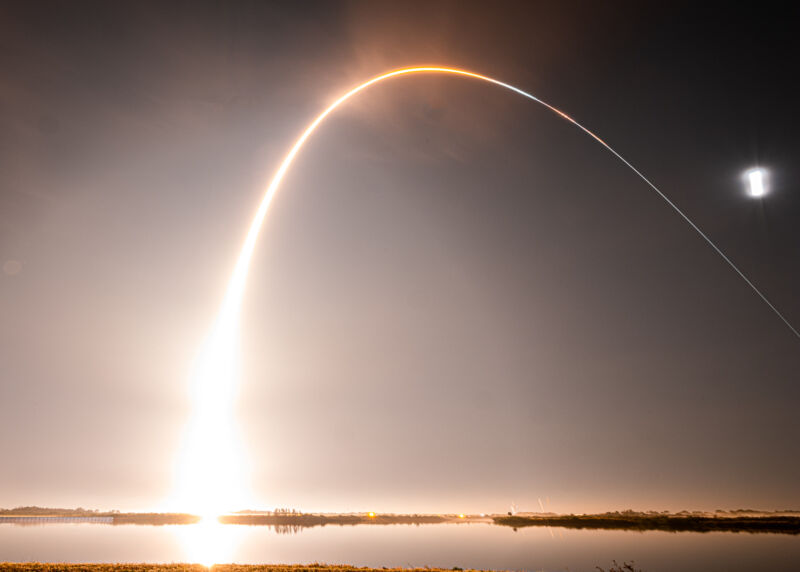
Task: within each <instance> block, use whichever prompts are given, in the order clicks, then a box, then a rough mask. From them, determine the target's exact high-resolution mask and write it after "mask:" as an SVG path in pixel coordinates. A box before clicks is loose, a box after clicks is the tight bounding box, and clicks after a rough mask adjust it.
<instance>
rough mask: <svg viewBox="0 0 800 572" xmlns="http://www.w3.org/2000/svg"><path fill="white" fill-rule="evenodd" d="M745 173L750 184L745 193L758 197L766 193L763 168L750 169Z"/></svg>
mask: <svg viewBox="0 0 800 572" xmlns="http://www.w3.org/2000/svg"><path fill="white" fill-rule="evenodd" d="M745 175H746V176H747V180H748V182H749V185H750V186H749V188H748V189H747V194H749V195H750V196H751V197H753V198H760V197H763V196H764V195H766V194H767V185H766V171H765V170H764V169H760V168H756V169H750V170H749V171H747V173H745Z"/></svg>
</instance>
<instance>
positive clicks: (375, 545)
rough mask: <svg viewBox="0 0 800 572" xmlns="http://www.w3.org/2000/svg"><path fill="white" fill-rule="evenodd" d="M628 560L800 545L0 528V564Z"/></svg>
mask: <svg viewBox="0 0 800 572" xmlns="http://www.w3.org/2000/svg"><path fill="white" fill-rule="evenodd" d="M614 559H616V560H617V561H618V562H622V561H623V560H627V561H630V560H634V561H635V562H636V565H637V567H641V568H642V569H643V570H644V571H645V572H660V571H670V570H681V571H689V572H692V571H697V572H700V571H703V572H709V571H723V570H724V571H739V570H741V571H745V570H747V571H748V572H752V571H753V570H770V571H772V572H774V571H782V570H786V571H789V570H792V571H797V570H800V537H796V536H788V535H780V534H744V533H743V534H734V533H721V532H713V533H707V534H699V533H669V532H644V533H640V532H628V531H606V530H603V531H588V530H570V529H559V528H552V529H548V528H538V527H531V528H525V529H520V530H518V531H516V532H515V531H514V530H512V529H510V528H506V527H500V526H493V525H490V524H478V523H472V524H467V523H461V524H433V525H421V526H409V525H387V526H377V525H369V526H325V527H315V528H307V529H303V530H301V531H299V532H297V533H296V534H277V533H276V532H275V530H273V529H272V528H269V527H266V526H241V525H220V524H217V523H207V524H206V523H200V524H198V525H182V526H140V525H118V526H114V525H108V524H97V523H59V524H29V525H24V526H23V525H19V524H9V523H2V524H0V561H11V562H26V561H40V562H200V563H203V564H212V563H214V562H220V563H222V562H226V563H227V562H237V563H245V564H263V563H312V562H325V563H330V564H336V563H339V564H341V563H347V564H354V565H357V566H373V567H381V566H389V567H409V566H420V567H422V566H435V567H442V568H452V567H453V566H459V567H461V568H489V569H503V570H552V571H555V570H559V571H573V572H575V571H580V570H587V571H588V570H595V566H602V567H604V568H607V567H608V566H609V565H610V563H611V561H612V560H614Z"/></svg>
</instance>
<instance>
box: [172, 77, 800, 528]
mask: <svg viewBox="0 0 800 572" xmlns="http://www.w3.org/2000/svg"><path fill="white" fill-rule="evenodd" d="M421 73H434V74H449V75H453V76H460V77H463V78H468V79H475V80H480V81H485V82H488V83H491V84H494V85H497V86H499V87H502V88H505V89H508V90H511V91H513V92H515V93H517V94H519V95H521V96H523V97H525V98H527V99H530V100H532V101H535V102H536V103H538V104H540V105H542V106H544V107H546V108H547V109H549V110H550V111H552V112H553V113H555V114H556V115H558V116H560V117H561V118H563V119H565V120H566V121H568V122H570V123H571V124H572V125H574V126H575V127H577V128H578V129H580V130H581V131H583V132H584V133H586V134H587V135H588V136H589V137H591V138H592V139H594V140H595V141H597V142H598V143H599V144H600V145H602V146H603V147H605V148H606V149H607V150H608V151H609V152H610V153H611V154H612V155H614V156H615V157H616V158H617V159H618V160H620V161H621V162H622V163H623V164H624V165H625V166H627V167H628V168H629V169H630V170H631V171H633V172H634V173H635V174H636V175H637V176H638V177H639V178H640V179H641V180H642V181H644V182H645V183H646V184H647V186H649V187H650V188H651V189H652V190H653V191H655V192H656V193H657V194H658V196H660V197H661V198H662V199H663V200H664V201H665V202H666V203H667V204H668V205H669V206H670V207H671V208H672V210H674V211H675V212H676V213H677V214H678V215H680V217H681V218H683V220H685V221H686V222H687V223H688V224H689V226H691V227H692V229H694V231H695V232H697V234H699V235H700V237H701V238H702V239H703V240H705V242H706V243H707V244H708V245H709V246H710V247H711V248H712V249H713V250H714V251H715V252H716V253H717V254H718V255H719V256H721V257H722V259H723V260H724V261H725V262H726V263H727V264H728V266H730V267H731V268H732V269H733V270H734V272H736V274H738V275H739V277H740V278H741V279H742V280H744V281H745V283H747V285H748V286H749V287H750V288H751V289H752V290H753V292H755V293H756V295H758V297H759V298H761V300H762V301H763V302H764V303H765V304H766V305H767V306H769V308H770V309H771V310H772V311H773V312H774V313H775V315H776V316H777V317H778V318H780V320H781V321H782V322H783V323H784V324H785V325H786V326H787V327H788V328H789V329H790V330H791V331H792V333H793V334H794V335H795V336H796V337H797V338H798V339H800V332H798V331H797V330H796V329H795V328H794V326H792V324H790V323H789V321H788V320H787V319H786V318H785V317H784V316H783V315H782V314H781V313H780V312H779V311H778V309H777V308H776V307H775V306H774V305H773V304H772V303H771V302H770V301H769V300H768V299H767V298H766V296H764V294H762V293H761V291H760V290H759V289H758V288H756V286H755V285H754V284H753V283H752V282H751V281H750V280H749V279H748V278H747V276H745V275H744V273H743V272H742V271H741V270H739V268H738V267H737V266H736V265H735V264H734V263H733V262H732V261H731V260H730V259H729V258H728V257H727V256H726V255H725V254H724V253H723V252H722V250H720V249H719V247H718V246H717V245H716V244H714V242H713V241H712V240H711V239H710V238H709V237H708V236H707V235H706V234H705V233H704V232H703V231H702V230H700V228H699V227H698V226H697V225H696V224H695V223H694V222H692V220H691V219H689V217H688V216H687V215H686V214H684V212H683V211H682V210H681V209H680V208H678V207H677V206H676V205H675V203H673V202H672V201H671V200H670V199H669V198H668V197H667V196H666V195H665V194H664V193H663V192H661V190H659V188H658V187H656V185H654V184H653V183H652V182H650V180H649V179H648V178H647V177H645V176H644V175H643V174H642V173H641V172H640V171H639V170H638V169H636V168H635V167H634V166H633V165H631V164H630V163H629V162H628V161H627V160H626V159H625V158H624V157H622V155H620V154H619V153H617V152H616V151H615V150H614V149H613V148H611V146H610V145H608V144H607V143H606V142H605V141H603V140H602V139H601V138H600V137H598V136H597V135H595V134H594V133H593V132H592V131H590V130H589V129H587V128H586V127H584V126H583V125H581V124H580V123H578V122H577V121H576V120H574V119H573V118H571V117H570V116H569V115H567V114H566V113H564V112H563V111H561V110H559V109H557V108H555V107H553V106H552V105H550V104H549V103H546V102H544V101H542V100H541V99H539V98H538V97H536V96H534V95H531V94H530V93H528V92H526V91H523V90H521V89H519V88H517V87H514V86H513V85H509V84H507V83H504V82H502V81H499V80H496V79H494V78H491V77H488V76H485V75H481V74H478V73H474V72H470V71H467V70H461V69H457V68H446V67H410V68H403V69H398V70H394V71H390V72H388V73H384V74H382V75H379V76H376V77H373V78H372V79H370V80H368V81H365V82H364V83H362V84H360V85H358V86H356V87H354V88H353V89H351V90H350V91H348V92H347V93H345V94H344V95H342V96H341V97H339V99H337V100H336V101H334V102H333V103H332V104H331V105H330V106H328V108H327V109H325V110H324V111H323V112H322V113H320V114H319V115H318V116H317V117H316V119H314V121H312V122H311V124H310V125H309V126H308V127H306V129H305V131H303V133H302V134H301V135H300V137H299V138H298V139H297V140H296V141H295V143H294V145H292V147H291V149H290V150H289V152H288V153H287V154H286V156H285V157H284V159H283V161H282V162H281V164H280V166H279V167H278V170H277V172H276V173H275V175H274V176H273V178H272V180H271V181H270V183H269V186H268V187H267V189H266V192H265V194H264V198H263V199H262V201H261V204H260V205H259V207H258V210H257V211H256V214H255V216H254V217H253V221H252V223H251V224H250V229H249V231H248V233H247V237H246V238H245V241H244V245H243V246H242V250H241V252H240V253H239V258H238V259H237V262H236V266H235V267H234V271H233V275H232V277H231V279H230V282H229V284H228V289H227V293H226V295H225V298H224V300H223V303H222V308H221V310H220V313H219V317H218V318H217V322H216V324H215V326H214V328H213V330H212V334H211V336H210V337H209V339H208V342H207V344H206V345H205V346H204V349H203V352H202V354H201V355H200V357H199V359H198V361H197V363H196V366H195V370H194V373H193V391H194V416H193V419H192V421H191V423H190V430H189V435H188V442H187V443H186V446H185V449H184V455H183V459H182V461H181V462H180V465H179V469H178V481H179V483H178V491H177V493H178V498H180V499H182V501H181V502H182V504H183V506H185V507H186V508H189V509H192V510H197V507H201V508H203V509H207V513H208V514H214V513H216V514H218V513H219V511H221V510H231V509H233V508H235V507H236V506H243V505H241V504H240V503H241V502H246V501H247V500H248V498H249V497H248V495H247V494H246V485H245V483H244V479H243V475H244V472H243V470H242V468H241V467H242V464H243V461H244V457H243V455H241V454H240V452H238V444H237V443H238V441H237V440H236V439H234V438H233V436H234V433H235V430H234V427H235V423H234V419H233V413H232V402H233V397H234V395H235V385H236V381H237V377H238V376H237V374H236V371H237V364H238V360H237V359H236V348H237V344H236V335H237V331H238V318H239V309H240V306H241V302H242V296H243V294H244V287H245V280H246V278H247V273H248V269H249V267H250V260H251V258H252V254H253V249H254V248H255V244H256V239H257V238H258V233H259V231H260V230H261V226H262V224H263V222H264V217H265V215H266V213H267V209H268V208H269V205H270V203H271V202H272V199H273V198H274V197H275V194H276V192H277V191H278V187H279V186H280V184H281V181H282V180H283V177H284V175H285V174H286V172H287V171H288V170H289V167H290V166H291V164H292V162H293V161H294V158H295V156H296V155H297V153H299V152H300V149H301V148H302V147H303V144H304V143H305V142H306V140H307V139H308V138H309V137H310V136H311V134H312V133H314V131H315V130H316V129H317V127H319V125H320V124H321V123H322V122H323V121H324V120H325V118H326V117H328V115H330V114H331V113H332V112H333V111H334V110H336V108H337V107H339V106H340V105H341V104H343V103H344V102H345V101H347V100H348V99H350V98H351V97H353V96H354V95H356V94H358V93H359V92H361V91H363V90H365V89H367V88H368V87H370V86H372V85H373V84H376V83H378V82H381V81H384V80H388V79H391V78H394V77H399V76H404V75H410V74H421Z"/></svg>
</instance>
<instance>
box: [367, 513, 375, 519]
mask: <svg viewBox="0 0 800 572" xmlns="http://www.w3.org/2000/svg"><path fill="white" fill-rule="evenodd" d="M367 516H368V517H370V518H375V513H374V512H368V513H367Z"/></svg>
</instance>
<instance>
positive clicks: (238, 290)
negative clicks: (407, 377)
mask: <svg viewBox="0 0 800 572" xmlns="http://www.w3.org/2000/svg"><path fill="white" fill-rule="evenodd" d="M414 73H442V74H450V75H457V76H462V77H468V78H473V79H479V80H482V81H485V82H488V83H492V84H495V85H498V86H500V87H504V88H506V89H508V90H511V91H513V92H515V93H517V94H519V95H521V96H523V97H526V98H528V99H531V100H533V101H535V102H536V103H538V104H540V105H543V106H544V107H546V108H547V109H549V110H550V111H552V112H553V113H555V114H557V115H559V116H560V117H561V118H563V119H565V120H566V121H568V122H570V123H571V124H573V125H574V126H575V127H577V128H578V129H580V130H581V131H583V132H584V133H586V134H587V135H589V136H590V137H591V138H592V139H594V140H595V141H597V142H598V143H600V144H601V145H602V146H603V147H605V148H606V149H607V150H608V151H609V152H611V154H613V155H614V156H615V157H616V158H617V159H619V160H620V161H621V162H622V163H623V164H624V165H625V166H627V167H628V168H629V169H630V170H631V171H633V172H634V173H635V174H636V175H637V176H638V177H639V178H640V179H641V180H642V181H644V182H645V183H646V184H647V185H648V186H649V187H650V188H651V189H653V190H654V191H655V192H656V193H657V194H658V196H660V197H661V198H662V199H663V200H664V201H665V202H666V203H667V204H668V205H669V206H670V207H672V210H674V211H675V212H676V213H678V214H679V215H680V216H681V218H683V220H685V221H686V222H687V223H688V224H689V226H691V227H692V228H693V229H694V230H695V232H697V234H699V235H700V236H701V237H702V238H703V240H705V241H706V243H707V244H708V245H709V246H710V247H711V248H712V249H713V250H714V251H715V252H716V253H717V254H718V255H719V256H721V257H722V259H723V260H724V261H725V262H726V263H727V264H728V266H730V267H731V268H732V269H733V270H734V271H735V272H736V274H738V275H739V277H740V278H742V280H744V281H745V283H746V284H747V285H748V286H750V288H751V289H752V290H753V292H755V293H756V294H757V295H758V297H759V298H761V300H762V301H763V302H764V303H765V304H766V305H767V306H769V308H770V309H771V310H772V311H773V312H774V313H775V315H776V316H778V318H780V319H781V321H782V322H783V323H784V324H786V326H787V327H788V328H789V329H790V330H791V331H792V333H794V335H795V336H796V337H797V338H798V339H800V332H798V331H797V330H796V329H795V327H794V326H792V324H791V323H789V320H787V319H786V318H785V317H784V316H783V314H781V312H779V311H778V309H777V308H776V307H775V306H774V305H773V304H772V303H771V302H770V301H769V300H768V299H767V297H766V296H765V295H764V294H762V293H761V291H760V290H759V289H758V288H757V287H756V286H755V284H753V282H751V281H750V279H749V278H748V277H747V276H745V274H744V273H743V272H742V271H741V270H739V268H738V267H737V266H736V265H735V264H734V263H733V261H732V260H731V259H730V258H728V257H727V256H726V255H725V253H723V252H722V250H720V248H719V247H718V246H717V245H716V244H715V243H714V242H713V241H712V240H711V239H710V238H709V237H708V236H707V235H706V234H705V233H704V232H703V231H702V230H700V228H699V227H698V226H697V225H696V224H695V223H694V222H693V221H692V220H691V219H690V218H689V217H688V216H687V215H686V214H685V213H684V212H683V211H682V210H681V209H680V208H678V206H677V205H676V204H675V203H673V202H672V201H671V200H670V199H669V198H668V197H667V196H666V195H665V194H664V193H663V192H661V190H660V189H659V188H658V187H656V185H654V184H653V183H652V182H651V181H650V180H649V179H648V178H647V177H645V176H644V175H643V174H642V173H641V171H639V170H638V169H637V168H636V167H634V166H633V165H632V164H631V163H629V162H628V160H627V159H625V158H624V157H623V156H622V155H620V154H619V153H617V152H616V151H615V150H614V149H613V148H612V147H611V146H610V145H608V143H606V142H605V141H603V140H602V139H601V138H600V137H598V136H597V135H596V134H595V133H594V132H592V131H590V130H589V129H588V128H586V127H584V126H583V125H581V124H580V123H578V122H577V121H576V120H574V119H573V118H572V117H570V116H569V115H567V114H566V113H564V112H563V111H561V110H560V109H557V108H556V107H553V106H552V105H550V104H549V103H547V102H545V101H543V100H541V99H539V98H538V97H536V96H534V95H531V94H530V93H528V92H526V91H523V90H521V89H519V88H517V87H514V86H513V85H510V84H507V83H505V82H502V81H499V80H497V79H494V78H491V77H488V76H485V75H481V74H478V73H474V72H470V71H466V70H461V69H457V68H445V67H410V68H403V69H398V70H394V71H391V72H388V73H385V74H382V75H379V76H376V77H374V78H372V79H370V80H367V81H365V82H364V83H362V84H361V85H358V86H356V87H354V88H353V89H351V90H350V91H348V92H347V93H345V94H344V95H343V96H341V97H340V98H339V99H337V100H336V101H334V102H333V103H332V104H331V105H330V106H328V107H327V109H325V110H324V111H323V112H322V113H320V114H319V115H318V116H317V118H316V119H314V121H312V122H311V124H310V125H309V126H308V127H307V128H306V130H305V131H303V134H302V135H300V137H299V138H298V139H297V141H295V143H294V145H293V146H292V148H291V150H290V151H289V153H287V155H286V157H284V159H283V162H281V165H280V167H279V168H278V170H277V172H276V173H275V175H274V176H273V178H272V181H270V184H269V186H268V187H267V190H266V193H265V194H264V198H263V199H262V201H261V204H260V205H259V207H258V211H257V212H256V215H255V217H254V218H253V222H252V223H251V225H250V230H249V231H248V233H247V238H246V239H245V242H244V245H243V246H242V250H241V252H240V254H239V258H238V260H237V262H236V267H235V269H234V272H233V276H232V277H231V280H230V283H229V287H228V291H227V293H226V295H225V301H224V303H223V308H222V312H221V314H220V320H221V321H225V322H228V320H235V316H236V315H237V314H238V309H239V306H240V305H241V300H242V296H243V293H244V285H245V280H246V278H247V272H248V269H249V267H250V260H251V258H252V254H253V249H254V248H255V244H256V240H257V238H258V234H259V232H260V230H261V226H262V224H263V222H264V217H265V216H266V214H267V209H268V208H269V205H270V203H271V202H272V199H273V197H274V196H275V193H276V192H277V190H278V187H279V186H280V183H281V181H282V180H283V176H284V175H285V174H286V171H287V170H288V169H289V167H290V166H291V164H292V161H294V158H295V156H296V155H297V153H298V152H299V151H300V149H301V147H302V146H303V144H304V143H305V142H306V139H308V138H309V137H310V136H311V134H312V133H313V132H314V131H315V130H316V128H317V127H318V126H319V124H320V123H322V121H323V120H324V119H325V118H326V117H327V116H328V115H330V114H331V113H332V112H333V111H334V110H335V109H336V108H337V107H339V106H340V105H341V104H342V103H344V102H345V101H347V100H348V99H350V98H351V97H353V96H354V95H356V94H357V93H359V92H361V91H363V90H365V89H366V88H368V87H370V86H371V85H373V84H376V83H378V82H381V81H383V80H385V79H389V78H392V77H396V76H400V75H407V74H414ZM228 323H230V322H228Z"/></svg>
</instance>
